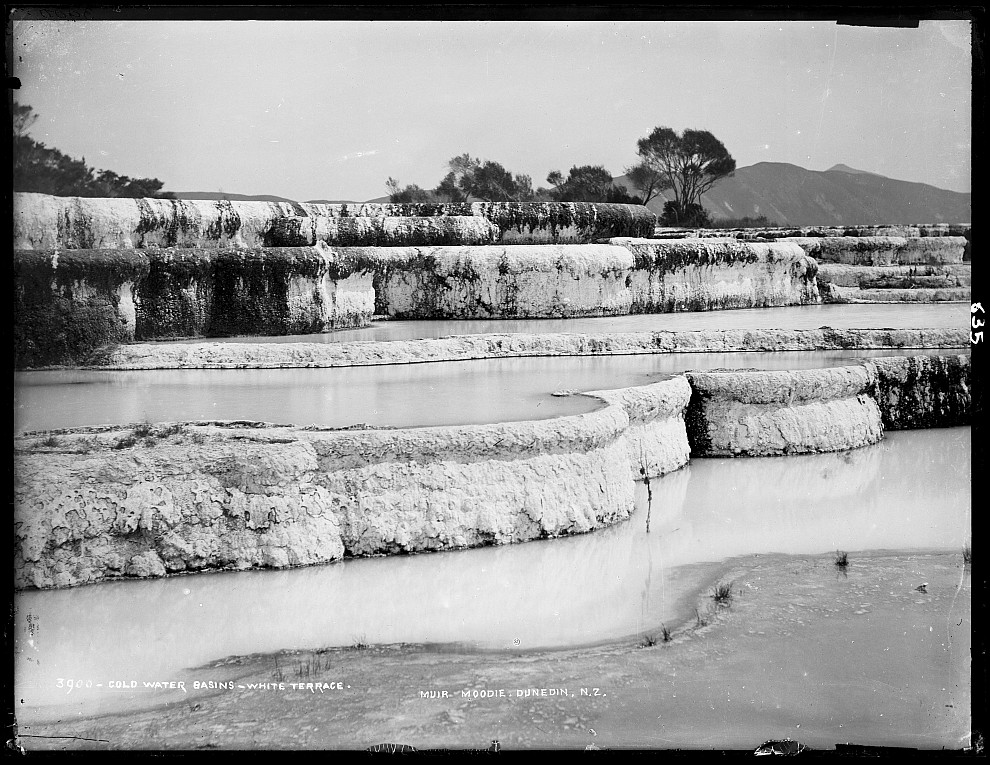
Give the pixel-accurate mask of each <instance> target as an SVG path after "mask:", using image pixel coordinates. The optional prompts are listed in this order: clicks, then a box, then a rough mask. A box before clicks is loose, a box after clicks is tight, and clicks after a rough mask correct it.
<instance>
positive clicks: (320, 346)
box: [101, 327, 969, 369]
mask: <svg viewBox="0 0 990 765" xmlns="http://www.w3.org/2000/svg"><path fill="white" fill-rule="evenodd" d="M968 346H969V330H968V329H966V328H964V327H960V328H959V329H831V328H829V327H824V328H822V329H807V330H801V329H795V330H784V329H764V330H738V329H737V330H733V329H727V330H698V331H694V332H663V331H661V332H615V333H606V334H597V335H589V334H579V333H567V334H565V333H560V334H540V335H533V334H522V333H520V334H511V335H464V336H461V337H447V338H440V339H436V340H433V339H429V340H395V341H391V342H384V343H368V342H353V343H197V344H181V345H176V344H168V343H154V344H134V345H126V346H122V347H120V348H117V349H115V350H114V351H113V352H112V353H109V354H108V355H107V356H106V358H105V359H104V361H103V363H102V364H101V367H102V368H104V369H233V368H244V367H250V368H256V369H264V368H268V369H278V368H283V367H284V368H289V367H349V366H368V365H379V364H418V363H422V362H426V361H462V360H466V359H495V358H512V357H522V356H601V355H623V354H638V353H726V352H730V351H813V350H840V349H846V350H848V349H880V348H905V349H907V348H966V347H968Z"/></svg>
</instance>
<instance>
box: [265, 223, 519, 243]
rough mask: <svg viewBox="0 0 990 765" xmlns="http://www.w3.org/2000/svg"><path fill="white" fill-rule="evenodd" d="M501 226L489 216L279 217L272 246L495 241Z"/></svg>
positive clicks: (273, 229)
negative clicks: (318, 243) (489, 218)
mask: <svg viewBox="0 0 990 765" xmlns="http://www.w3.org/2000/svg"><path fill="white" fill-rule="evenodd" d="M500 233H501V232H500V231H499V228H498V226H496V225H495V224H494V223H492V222H491V221H490V220H488V219H487V218H483V217H480V216H471V215H449V216H444V217H435V218H426V217H420V218H411V217H368V216H363V217H347V218H340V217H330V216H326V215H319V216H313V217H302V216H293V217H286V218H276V219H275V220H274V221H273V223H272V229H271V232H270V233H269V236H268V242H269V246H272V247H304V246H312V245H315V244H316V243H317V242H323V243H324V244H327V245H332V246H337V247H412V246H417V245H420V246H438V245H479V244H495V243H496V242H497V241H498V240H499V237H500Z"/></svg>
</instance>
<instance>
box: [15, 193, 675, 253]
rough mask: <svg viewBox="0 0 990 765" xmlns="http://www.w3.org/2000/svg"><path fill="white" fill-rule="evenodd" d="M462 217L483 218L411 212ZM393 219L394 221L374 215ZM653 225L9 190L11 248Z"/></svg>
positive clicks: (546, 212)
mask: <svg viewBox="0 0 990 765" xmlns="http://www.w3.org/2000/svg"><path fill="white" fill-rule="evenodd" d="M465 216H467V217H476V218H480V219H481V220H483V221H487V223H483V224H482V223H479V224H477V225H474V224H469V223H467V222H466V221H463V220H459V221H458V222H456V223H440V222H437V221H435V220H434V221H430V222H422V221H420V222H416V221H414V220H412V219H420V218H430V219H445V218H446V219H450V218H464V217H465ZM396 217H397V218H402V219H403V220H402V221H401V222H398V223H384V222H382V221H381V219H383V218H396ZM303 219H308V220H303ZM346 219H352V221H348V222H345V220H346ZM354 219H356V220H354ZM655 225H656V216H655V215H654V214H653V213H652V212H650V210H648V209H647V208H646V207H643V206H640V205H622V204H605V203H593V202H532V203H529V202H471V203H466V202H465V203H411V204H350V203H347V204H311V203H297V202H240V201H238V202H232V201H226V200H220V201H208V200H189V199H181V200H179V199H95V198H85V197H53V196H48V195H45V194H28V193H17V194H15V195H14V227H13V228H14V237H13V238H14V249H20V250H51V249H89V250H92V249H118V248H125V249H129V248H148V247H205V248H209V247H245V248H254V247H281V246H299V245H305V244H310V243H315V241H316V240H322V241H327V242H329V243H330V244H334V245H339V246H358V245H361V246H379V245H402V244H407V245H414V244H472V243H486V242H488V241H489V240H490V237H492V236H493V234H494V236H495V238H494V239H492V240H491V241H500V242H512V243H517V244H547V243H575V244H580V243H588V242H594V241H596V240H597V239H602V238H606V237H610V236H648V235H650V234H651V233H652V232H653V228H654V226H655ZM309 239H313V240H314V241H313V242H310V241H309Z"/></svg>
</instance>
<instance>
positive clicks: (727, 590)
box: [712, 582, 732, 606]
mask: <svg viewBox="0 0 990 765" xmlns="http://www.w3.org/2000/svg"><path fill="white" fill-rule="evenodd" d="M712 598H713V599H714V600H715V602H716V603H718V604H719V605H720V606H723V605H728V604H729V603H731V602H732V583H731V582H730V583H728V584H726V583H724V582H719V583H718V584H716V585H715V586H714V587H713V588H712Z"/></svg>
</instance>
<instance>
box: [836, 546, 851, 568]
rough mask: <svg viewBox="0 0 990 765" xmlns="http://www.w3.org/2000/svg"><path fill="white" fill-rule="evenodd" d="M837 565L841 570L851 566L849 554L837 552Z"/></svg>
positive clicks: (841, 551)
mask: <svg viewBox="0 0 990 765" xmlns="http://www.w3.org/2000/svg"><path fill="white" fill-rule="evenodd" d="M835 565H836V566H838V567H839V568H845V567H846V566H848V565H849V553H847V552H845V551H844V550H836V551H835Z"/></svg>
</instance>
